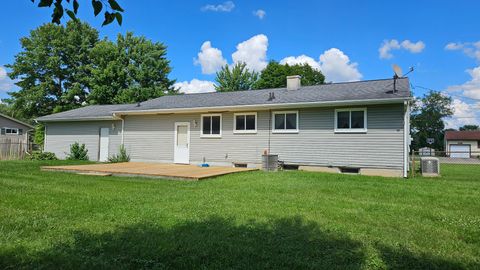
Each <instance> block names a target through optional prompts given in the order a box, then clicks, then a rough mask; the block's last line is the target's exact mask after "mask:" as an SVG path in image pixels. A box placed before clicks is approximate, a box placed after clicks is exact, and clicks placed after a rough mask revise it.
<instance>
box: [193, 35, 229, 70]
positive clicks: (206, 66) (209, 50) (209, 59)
mask: <svg viewBox="0 0 480 270" xmlns="http://www.w3.org/2000/svg"><path fill="white" fill-rule="evenodd" d="M197 56H198V58H196V59H194V60H193V62H194V64H195V65H200V66H201V67H202V73H203V74H213V73H215V72H217V71H218V70H219V69H220V68H221V67H222V66H224V65H226V64H227V60H225V58H223V55H222V51H221V50H219V49H217V48H213V47H212V44H211V42H210V41H205V42H204V43H203V44H202V47H201V48H200V52H199V53H198V55H197Z"/></svg>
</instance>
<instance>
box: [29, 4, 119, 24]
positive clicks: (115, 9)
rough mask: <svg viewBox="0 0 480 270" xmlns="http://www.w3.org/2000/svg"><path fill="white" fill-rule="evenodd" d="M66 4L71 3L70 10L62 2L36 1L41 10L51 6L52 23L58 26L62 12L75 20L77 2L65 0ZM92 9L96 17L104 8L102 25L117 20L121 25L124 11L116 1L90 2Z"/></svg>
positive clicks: (78, 5)
mask: <svg viewBox="0 0 480 270" xmlns="http://www.w3.org/2000/svg"><path fill="white" fill-rule="evenodd" d="M31 1H32V3H35V0H31ZM66 2H67V3H68V4H65V6H67V5H69V4H70V3H71V8H70V9H68V8H64V6H63V5H64V3H62V0H39V1H38V7H43V8H46V7H48V8H51V7H52V5H53V11H52V23H56V24H60V20H61V19H62V18H63V15H64V11H65V13H67V15H68V16H69V17H70V18H71V19H72V20H74V21H76V20H77V12H78V8H79V7H80V4H79V3H78V0H66ZM92 7H93V14H94V15H95V16H97V15H98V14H100V12H102V10H103V8H104V7H105V12H104V17H105V19H104V21H103V24H102V26H103V25H107V24H110V23H112V22H113V21H114V20H117V23H118V24H119V25H122V13H121V12H123V11H124V10H123V8H122V7H120V5H119V4H118V3H117V1H116V0H108V1H106V0H92Z"/></svg>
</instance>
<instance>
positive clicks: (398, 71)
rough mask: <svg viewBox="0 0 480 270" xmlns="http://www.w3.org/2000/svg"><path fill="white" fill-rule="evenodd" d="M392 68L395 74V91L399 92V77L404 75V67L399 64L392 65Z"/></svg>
mask: <svg viewBox="0 0 480 270" xmlns="http://www.w3.org/2000/svg"><path fill="white" fill-rule="evenodd" d="M392 69H393V72H394V75H393V93H395V92H397V79H398V78H401V77H402V76H403V71H402V68H401V67H399V66H398V65H397V64H393V65H392Z"/></svg>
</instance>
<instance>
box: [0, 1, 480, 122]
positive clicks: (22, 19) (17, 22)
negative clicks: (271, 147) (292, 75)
mask: <svg viewBox="0 0 480 270" xmlns="http://www.w3.org/2000/svg"><path fill="white" fill-rule="evenodd" d="M118 2H119V3H120V4H121V5H122V7H123V8H124V9H125V14H124V20H123V22H124V24H123V25H122V26H118V25H116V24H115V23H113V24H111V25H109V26H106V27H101V23H102V18H101V16H99V17H98V18H94V17H93V14H92V10H91V5H90V1H89V0H80V14H79V17H80V18H81V19H83V20H85V21H87V22H89V23H90V24H91V25H92V26H93V27H95V28H97V29H98V30H99V31H100V35H101V36H102V37H103V36H107V37H109V38H114V37H115V36H116V35H117V34H118V33H125V32H126V31H133V32H134V33H135V34H136V35H144V36H146V37H147V38H149V39H151V40H153V41H159V42H164V43H165V44H166V45H167V46H168V58H169V59H170V60H171V64H172V67H173V72H172V73H171V76H170V77H171V78H172V79H177V82H179V84H177V86H179V87H182V88H183V91H186V92H202V91H209V90H211V89H212V81H213V80H214V74H213V73H214V71H215V70H217V69H218V68H219V66H221V65H222V64H225V63H228V64H231V63H234V62H235V61H244V62H247V64H248V65H249V67H250V68H252V69H255V70H261V68H262V67H263V66H264V65H265V64H266V62H268V61H269V60H277V61H283V62H288V63H294V62H308V63H310V64H311V65H313V66H315V67H316V68H319V69H320V70H322V71H323V72H324V73H325V74H326V77H327V81H336V82H338V81H350V80H359V79H378V78H387V77H391V76H392V70H391V65H392V64H393V63H396V64H398V65H399V66H401V67H402V68H403V69H404V71H407V70H408V68H409V67H410V66H414V67H415V71H414V72H413V73H412V74H409V77H410V79H411V82H412V85H413V86H414V89H413V90H414V93H415V95H417V96H418V95H422V94H423V93H424V92H425V90H424V89H422V88H421V87H418V86H422V87H426V88H432V89H436V90H441V91H444V93H445V94H448V95H451V96H452V97H453V98H454V99H455V104H454V105H455V108H456V116H457V118H455V119H452V120H451V122H450V123H449V124H450V125H452V126H455V125H459V124H463V123H470V122H474V123H477V124H478V120H479V118H480V117H479V115H478V111H479V102H480V43H476V42H478V41H480V31H479V30H478V29H480V20H479V19H478V12H479V10H480V1H468V0H465V1H461V0H457V1H441V0H437V1H433V0H431V1H401V2H398V1H396V2H395V1H373V0H372V1H345V0H340V1H339V0H336V1H281V0H280V1H239V0H237V1H235V0H233V1H227V2H226V1H212V0H205V1H154V0H150V1H147V0H144V1H141V0H138V1H126V0H118ZM50 12H51V11H50V10H48V9H40V8H36V7H34V5H33V4H32V3H31V1H30V0H16V1H5V3H2V9H1V10H0V23H1V25H2V26H3V27H2V30H1V31H0V98H5V97H7V94H6V91H12V90H15V87H14V86H12V83H11V82H10V81H9V80H8V79H7V78H5V74H4V73H5V72H4V71H5V69H4V68H2V66H4V65H5V64H8V63H12V61H13V60H14V56H15V54H17V53H18V52H19V51H20V49H21V48H20V45H19V41H18V40H19V38H21V37H23V36H26V35H28V33H29V31H30V30H31V29H34V28H36V27H38V26H39V25H41V24H42V23H45V22H48V21H49V20H50V14H51V13H50ZM262 15H263V16H262ZM384 45H385V46H384ZM381 47H383V48H384V49H383V53H382V54H381V53H380V51H379V50H380V48H381ZM192 80H193V81H192Z"/></svg>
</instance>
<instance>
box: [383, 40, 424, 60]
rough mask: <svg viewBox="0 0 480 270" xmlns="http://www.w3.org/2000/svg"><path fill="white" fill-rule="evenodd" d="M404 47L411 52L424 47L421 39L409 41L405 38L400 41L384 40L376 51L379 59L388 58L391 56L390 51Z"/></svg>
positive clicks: (417, 51)
mask: <svg viewBox="0 0 480 270" xmlns="http://www.w3.org/2000/svg"><path fill="white" fill-rule="evenodd" d="M400 49H404V50H407V51H409V52H411V53H420V52H422V51H423V49H425V43H424V42H423V41H417V42H411V41H410V40H408V39H406V40H404V41H402V42H399V41H398V40H396V39H391V40H384V41H383V43H382V45H381V46H380V48H379V49H378V53H379V55H380V58H381V59H390V58H392V57H393V54H392V53H391V51H393V50H400Z"/></svg>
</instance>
